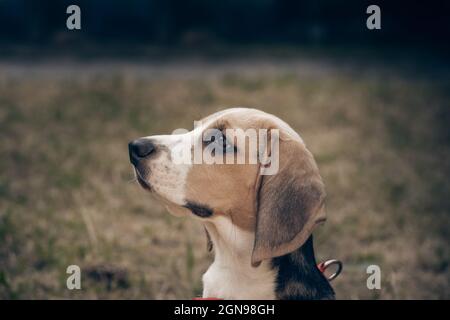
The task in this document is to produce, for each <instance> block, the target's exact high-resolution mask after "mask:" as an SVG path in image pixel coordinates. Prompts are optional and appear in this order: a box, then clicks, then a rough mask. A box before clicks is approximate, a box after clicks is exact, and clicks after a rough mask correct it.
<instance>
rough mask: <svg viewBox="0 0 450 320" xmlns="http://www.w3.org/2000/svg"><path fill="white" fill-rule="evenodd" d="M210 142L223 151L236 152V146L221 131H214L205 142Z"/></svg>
mask: <svg viewBox="0 0 450 320" xmlns="http://www.w3.org/2000/svg"><path fill="white" fill-rule="evenodd" d="M211 143H214V144H215V145H217V146H218V147H221V148H222V150H223V153H228V152H237V148H236V147H235V146H234V145H233V144H232V143H230V142H229V141H228V139H227V138H226V136H225V135H224V134H223V132H222V131H219V132H217V133H215V134H214V135H212V136H210V137H209V138H207V141H206V144H207V145H209V144H211Z"/></svg>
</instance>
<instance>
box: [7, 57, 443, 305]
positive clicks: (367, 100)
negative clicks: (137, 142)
mask: <svg viewBox="0 0 450 320" xmlns="http://www.w3.org/2000/svg"><path fill="white" fill-rule="evenodd" d="M397 58H398V57H397ZM421 63H422V65H423V64H424V63H423V61H422V62H421ZM410 64H411V65H412V67H404V66H403V65H401V64H396V63H391V64H388V63H387V62H384V61H382V62H380V61H369V62H361V60H358V59H356V60H355V61H352V59H351V58H349V57H346V59H339V58H335V59H327V58H326V57H314V56H313V55H296V54H293V55H289V56H288V57H284V56H283V55H282V54H281V56H278V57H276V56H275V57H266V56H260V55H255V56H246V55H243V56H235V57H232V58H224V57H217V58H213V59H202V58H195V57H186V58H184V57H183V58H177V59H173V58H167V59H161V60H156V61H154V60H151V61H147V60H135V61H123V60H120V59H119V60H116V59H113V60H111V61H109V60H104V59H103V60H100V61H92V60H87V61H84V60H81V61H65V60H58V61H54V60H53V59H49V60H46V61H36V62H30V61H29V62H27V63H25V62H20V61H0V133H1V140H0V173H1V179H0V298H8V299H23V298H33V299H36V298H44V299H47V298H51V299H54V298H75V299H80V298H102V299H111V298H126V299H131V298H133V299H134V298H136V299H165V298H178V299H181V298H184V299H190V298H192V297H194V296H197V295H199V294H200V293H201V286H202V284H201V275H202V274H203V272H205V270H206V269H207V267H208V265H209V264H210V263H211V261H212V258H213V257H212V254H211V253H207V251H206V241H205V237H204V233H203V230H202V227H201V225H199V224H198V223H197V222H195V221H193V220H190V219H180V218H176V217H172V216H171V215H170V214H168V213H167V212H166V211H165V209H164V208H162V207H161V206H160V205H159V204H158V203H156V202H155V201H154V200H153V199H152V198H151V197H150V196H149V194H148V193H146V192H145V191H144V190H142V189H141V188H140V187H139V186H138V184H137V183H136V182H135V181H134V179H133V172H132V168H131V165H130V164H129V161H128V150H127V143H128V141H129V140H131V139H133V138H136V137H140V136H144V135H151V134H161V133H170V132H172V131H173V130H175V129H177V128H186V129H191V128H192V126H193V120H196V119H200V118H201V117H203V116H205V115H208V114H210V113H212V112H214V111H217V110H221V109H223V108H228V107H232V106H246V107H255V108H259V109H262V110H264V111H267V112H270V113H274V114H276V115H277V116H279V117H280V118H282V119H284V120H286V121H287V122H288V123H289V124H291V126H292V127H293V128H294V129H296V130H297V131H298V132H299V133H300V135H301V136H302V137H303V139H304V141H305V142H306V144H307V146H308V148H309V149H310V150H311V151H312V153H313V154H314V156H315V158H316V160H317V163H318V166H319V169H320V172H321V174H322V176H323V179H324V182H325V184H326V188H327V194H328V196H327V213H328V220H327V222H326V223H325V225H324V226H323V227H321V228H320V229H318V230H317V231H316V232H315V248H316V255H317V257H318V260H324V259H328V258H338V259H340V260H342V261H343V262H344V271H343V273H342V275H341V276H340V277H339V278H338V279H336V280H335V281H334V282H333V286H334V288H335V290H336V294H337V297H338V298H339V299H348V298H350V299H391V298H394V299H412V298H426V299H434V298H446V299H449V298H450V283H449V281H450V280H449V279H450V277H449V274H450V273H449V257H450V252H449V247H448V240H449V237H448V230H449V209H450V200H449V191H450V187H449V182H448V176H449V174H450V162H449V156H450V148H449V138H450V134H449V130H448V122H449V119H450V117H449V114H450V112H449V106H450V103H449V102H450V77H449V73H448V72H447V71H446V70H441V69H440V68H439V67H436V66H434V67H433V68H432V69H431V70H432V71H431V72H430V71H429V69H427V67H426V66H425V67H424V68H422V69H420V68H419V67H417V68H416V65H415V64H414V60H412V62H411V61H410ZM71 264H76V265H79V266H80V267H81V269H82V290H79V291H77V290H74V291H69V290H68V289H67V288H66V278H67V274H66V268H67V266H68V265H71ZM371 264H376V265H379V266H380V268H381V272H382V281H381V290H368V289H367V287H366V279H367V276H368V275H367V274H366V268H367V266H368V265H371Z"/></svg>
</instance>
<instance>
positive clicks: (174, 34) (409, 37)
mask: <svg viewBox="0 0 450 320" xmlns="http://www.w3.org/2000/svg"><path fill="white" fill-rule="evenodd" d="M70 4H77V5H79V6H80V7H81V11H82V32H70V31H68V30H67V29H66V18H67V16H68V15H67V14H65V11H66V8H67V6H69V5H70ZM370 4H377V5H379V6H380V7H381V12H382V14H381V16H382V29H381V30H376V31H370V30H368V29H367V28H366V19H367V16H368V15H367V14H366V8H367V7H368V6H369V5H370ZM449 11H450V3H449V2H448V1H444V0H443V1H438V0H433V1H417V2H414V1H361V0H346V1H337V0H321V1H301V0H227V1H210V0H190V1H186V0H168V1H166V0H130V1H118V0H85V1H74V0H70V1H69V0H62V1H57V0H53V1H52V0H43V1H33V0H3V1H1V2H0V43H1V44H3V45H5V44H27V45H35V46H42V45H45V46H53V47H54V48H57V47H60V46H62V45H70V44H74V43H78V44H80V43H82V44H86V43H90V44H98V43H111V44H116V45H123V44H130V43H133V42H134V43H139V44H148V45H178V46H179V45H181V46H186V45H187V46H189V45H200V44H202V45H204V44H212V43H227V44H250V43H262V44H294V45H304V44H339V45H343V44H352V45H355V44H358V45H361V44H366V45H367V44H369V45H395V46H398V45H406V44H407V45H409V46H414V47H415V48H417V49H419V48H421V46H425V45H427V46H430V45H432V46H434V47H442V46H446V45H447V44H448V40H449V36H450V23H449V16H448V15H449ZM71 49H72V50H76V49H77V48H76V47H72V48H71ZM422 49H423V48H422Z"/></svg>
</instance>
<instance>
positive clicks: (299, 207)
mask: <svg viewBox="0 0 450 320" xmlns="http://www.w3.org/2000/svg"><path fill="white" fill-rule="evenodd" d="M230 132H231V133H230ZM261 132H264V133H265V134H262V135H261V134H260V133H261ZM253 133H254V134H253ZM275 140H276V141H275ZM239 142H241V143H239ZM242 142H243V143H242ZM274 142H276V143H274ZM255 146H256V148H255ZM129 153H130V160H131V163H132V164H133V166H134V169H135V172H136V177H137V180H138V181H139V183H140V184H141V186H142V187H143V188H144V189H146V190H148V191H150V192H151V193H152V194H154V195H155V196H156V197H157V198H158V199H159V200H160V201H161V202H162V203H164V204H165V205H166V207H167V209H168V210H169V211H170V212H171V213H173V214H175V215H182V216H186V215H188V216H193V217H196V218H197V219H200V220H203V221H205V222H208V223H213V224H214V221H215V219H216V218H217V217H225V218H227V219H229V221H231V223H232V224H233V225H234V226H235V227H236V228H239V229H240V230H244V231H246V232H248V233H251V234H252V235H254V236H253V246H252V256H251V261H252V264H253V265H257V264H258V263H260V262H261V261H262V260H265V259H270V258H274V257H278V256H282V255H285V254H287V253H289V252H292V251H294V250H296V249H297V248H299V247H300V246H302V244H303V243H304V242H305V241H306V240H307V239H308V237H309V236H310V234H311V233H312V231H313V229H314V228H315V226H316V225H317V224H318V223H320V222H323V221H324V220H325V214H324V197H325V191H324V185H323V183H322V179H321V177H320V175H319V171H318V168H317V166H316V163H315V161H314V159H313V156H312V155H311V153H310V152H309V151H308V150H307V149H306V146H305V144H304V143H303V141H302V139H301V138H300V136H299V135H298V134H297V133H296V132H295V131H294V130H293V129H292V128H291V127H290V126H289V125H287V124H286V123H285V122H284V121H282V120H280V119H279V118H277V117H275V116H273V115H271V114H268V113H265V112H262V111H259V110H255V109H246V108H233V109H227V110H224V111H221V112H217V113H215V114H212V115H210V116H208V117H206V118H204V119H203V120H201V121H200V123H199V124H198V125H197V126H196V127H195V128H194V130H192V131H190V132H183V133H180V134H173V135H158V136H148V137H143V138H139V139H137V140H134V141H132V142H130V144H129ZM199 155H200V158H201V159H200V161H199ZM205 155H210V156H213V157H214V161H211V159H205ZM231 159H232V160H233V161H232V162H230V160H231ZM267 159H270V163H268V162H267ZM227 160H228V161H227ZM274 167H275V169H276V170H272V172H271V173H270V174H267V172H268V171H270V170H268V168H271V169H274Z"/></svg>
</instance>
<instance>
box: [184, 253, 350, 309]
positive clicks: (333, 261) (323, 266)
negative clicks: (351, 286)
mask: <svg viewBox="0 0 450 320" xmlns="http://www.w3.org/2000/svg"><path fill="white" fill-rule="evenodd" d="M332 265H336V266H337V269H336V271H335V272H334V273H333V274H332V275H331V276H329V277H327V279H328V281H333V280H334V279H336V277H337V276H338V275H339V274H340V273H341V271H342V262H341V261H339V260H336V259H331V260H327V261H324V262H321V263H319V264H318V265H317V268H318V269H319V271H320V272H322V273H325V271H326V270H327V269H328V268H329V267H330V266H332ZM192 300H224V299H221V298H214V297H207V298H201V297H197V298H193V299H192Z"/></svg>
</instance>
